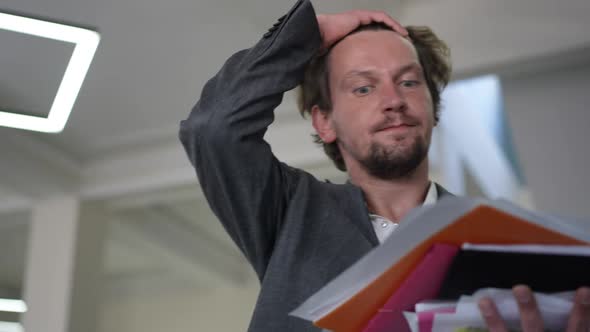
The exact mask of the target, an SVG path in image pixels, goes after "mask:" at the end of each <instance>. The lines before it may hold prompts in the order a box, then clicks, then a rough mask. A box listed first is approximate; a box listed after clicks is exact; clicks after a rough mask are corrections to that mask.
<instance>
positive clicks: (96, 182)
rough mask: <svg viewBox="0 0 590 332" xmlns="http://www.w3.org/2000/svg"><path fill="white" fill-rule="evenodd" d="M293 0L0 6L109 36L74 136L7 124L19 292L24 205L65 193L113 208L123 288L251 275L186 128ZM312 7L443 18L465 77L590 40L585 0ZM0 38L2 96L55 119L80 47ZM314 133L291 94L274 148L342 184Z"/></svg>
mask: <svg viewBox="0 0 590 332" xmlns="http://www.w3.org/2000/svg"><path fill="white" fill-rule="evenodd" d="M293 2H294V1H287V0H280V1H277V0H273V1H270V0H265V1H264V0H250V1H235V0H198V1H197V0H168V1H165V2H163V1H153V0H101V1H91V0H43V1H41V0H4V1H2V2H1V3H0V11H4V12H10V13H20V14H22V15H26V16H31V17H39V18H44V19H47V20H51V21H56V22H64V23H69V24H72V25H77V26H82V27H89V28H91V29H95V30H97V31H98V32H99V33H100V34H101V43H100V44H99V46H98V50H97V53H96V56H95V59H94V61H93V63H92V65H91V67H90V70H89V72H88V76H87V78H86V80H85V82H84V85H83V86H82V90H81V92H80V95H79V98H78V100H77V101H76V104H75V106H74V109H73V111H72V114H71V117H70V120H69V122H68V124H67V125H66V128H65V130H64V131H63V132H62V133H59V134H41V133H32V132H25V131H21V130H15V129H9V128H0V156H2V162H0V172H2V174H3V175H4V176H2V178H0V227H3V228H0V229H2V232H0V234H1V235H2V236H4V237H6V238H7V239H13V240H12V241H8V240H6V241H1V242H0V243H2V246H3V247H2V248H3V249H8V250H3V251H2V252H3V253H11V256H7V257H3V256H2V255H6V254H2V255H0V262H12V263H10V264H0V282H2V283H4V284H5V285H6V288H9V287H13V288H15V287H16V288H18V285H19V282H18V279H19V278H20V276H22V269H23V266H24V265H23V264H24V257H25V256H24V252H25V250H26V246H25V245H24V243H26V236H27V232H26V229H27V224H28V212H27V211H28V209H30V207H31V206H33V205H34V204H35V202H36V201H37V200H39V199H41V198H43V197H47V196H50V195H52V194H55V193H60V192H75V193H78V194H79V195H80V196H81V197H82V199H83V200H89V201H90V200H94V201H96V200H101V201H104V202H106V204H107V206H109V211H110V212H109V215H108V219H109V221H110V222H111V224H112V226H111V228H110V231H109V236H108V241H109V242H108V243H109V244H108V246H107V247H108V250H107V253H106V257H107V280H109V282H110V283H111V284H113V285H119V284H121V283H123V284H125V280H134V282H133V283H136V282H135V281H137V278H139V277H140V276H143V277H144V278H146V280H148V279H147V278H151V279H150V280H152V279H153V280H160V279H162V278H161V277H159V276H162V275H163V276H172V275H173V276H174V278H176V279H183V280H187V281H188V282H191V281H190V280H192V282H194V281H195V280H197V281H198V282H202V283H213V282H221V283H223V282H241V280H243V279H244V278H248V276H250V277H251V272H250V270H249V269H248V268H247V267H245V266H244V265H243V261H241V260H240V259H239V257H240V254H239V252H237V250H236V249H235V248H234V247H233V245H232V244H231V242H230V241H229V239H228V238H227V236H226V235H225V234H224V232H223V230H222V229H221V227H220V226H219V225H218V224H217V223H216V222H215V220H214V219H215V218H214V217H213V216H212V215H211V213H210V212H209V210H208V208H207V207H206V204H205V203H204V200H203V198H202V196H201V195H200V193H199V189H198V184H197V181H196V179H195V176H194V171H193V170H192V169H191V167H190V164H189V163H188V161H187V160H186V158H185V156H184V152H183V151H182V148H181V146H180V144H179V142H178V140H177V129H178V123H179V121H180V120H182V119H184V118H185V117H186V116H187V114H188V112H189V110H190V109H191V107H192V105H193V104H194V103H195V102H196V100H197V99H198V96H199V92H200V89H201V87H202V85H203V84H204V82H205V81H206V80H207V79H208V78H209V77H211V76H212V75H213V74H214V73H215V72H216V70H217V69H218V68H219V67H220V65H221V64H222V63H223V61H224V59H225V58H227V57H228V56H230V55H231V54H232V53H233V52H234V51H236V50H237V49H240V48H245V47H248V46H249V45H252V44H253V43H254V42H255V41H256V40H257V39H258V38H260V36H261V35H262V34H264V33H265V32H266V30H267V27H268V26H270V25H272V24H273V23H274V21H275V20H276V18H278V17H279V16H281V15H282V13H284V12H285V11H286V10H287V9H288V8H289V7H290V5H291V4H292V3H293ZM313 2H314V4H315V5H316V7H317V11H318V12H337V11H341V10H345V9H354V8H371V9H380V10H387V11H389V12H390V13H392V15H393V16H395V17H398V18H399V19H400V21H401V22H402V23H403V24H406V25H409V24H412V25H429V26H432V27H433V29H434V30H435V31H436V32H437V33H438V34H439V35H440V36H441V37H442V38H443V39H445V40H447V41H448V43H449V45H450V46H451V49H452V53H453V59H454V60H453V62H454V68H455V74H456V76H455V77H465V76H469V75H473V74H477V73H484V72H489V71H501V72H504V73H511V72H521V71H523V70H525V69H526V70H535V69H536V68H539V66H548V65H552V66H555V65H559V64H560V62H562V61H564V60H563V59H576V58H579V57H582V56H586V55H588V54H589V53H588V51H587V50H588V49H590V34H588V33H587V32H588V31H590V30H589V28H590V26H589V24H588V20H587V17H588V14H590V2H589V1H586V0H570V1H560V2H556V1H549V0H519V1H513V0H497V1H486V0H440V1H429V0H420V1H415V0H414V1H411V0H405V1H403V0H397V1H387V0H357V1H353V0H346V1H335V0H317V1H313ZM0 45H2V51H1V52H0V73H1V75H0V105H1V106H2V107H7V108H9V109H11V110H15V111H19V112H24V113H27V112H28V113H33V114H40V115H42V114H46V108H47V105H48V101H49V102H50V100H51V96H52V94H53V93H54V92H55V90H56V87H57V84H58V83H59V80H60V77H61V76H60V75H61V73H63V70H64V68H65V67H64V66H65V64H66V63H67V56H68V55H67V54H69V52H71V45H68V44H65V43H61V44H60V43H59V42H54V41H47V40H39V39H38V38H31V37H26V36H22V35H18V34H16V33H10V32H6V31H0ZM43 112H45V113H43ZM310 133H311V128H310V126H309V123H308V122H307V121H305V120H302V119H301V118H300V117H299V116H298V114H297V112H296V110H295V107H294V103H293V97H292V95H291V94H289V95H287V97H286V98H285V101H284V103H283V105H281V107H280V108H279V110H278V117H277V121H276V125H274V126H273V127H272V128H271V130H270V131H269V132H268V134H267V138H268V140H269V141H270V142H271V144H272V146H273V150H274V151H275V153H276V154H277V155H278V157H279V158H280V159H282V160H284V161H286V162H288V163H290V164H293V165H295V166H299V167H304V168H306V169H308V170H310V171H312V172H313V173H314V174H317V175H318V176H319V177H326V178H334V179H337V180H338V179H342V175H339V174H338V173H336V172H335V171H334V170H333V168H332V167H331V165H330V163H329V162H328V161H327V159H326V158H325V157H324V156H323V155H322V152H321V151H320V149H318V148H317V147H314V146H313V144H312V143H311V138H309V139H305V138H306V137H309V134H310ZM293 137H296V138H297V139H293ZM8 230H11V232H13V233H9V232H8ZM8 234H13V235H14V236H13V237H11V236H10V235H8ZM14 239H20V240H18V241H17V240H14ZM171 244H174V245H171ZM8 247H10V248H8ZM211 248H215V249H217V250H214V251H212V250H210V249H211ZM212 252H215V254H213V253H212ZM13 253H23V254H22V255H20V256H19V254H16V255H15V254H13ZM215 255H220V256H215ZM216 261H217V262H221V263H215V262H216ZM19 262H22V263H19ZM236 262H237V263H236ZM15 271H16V272H15ZM18 271H20V272H18ZM224 276H225V277H227V278H226V279H224ZM228 276H229V277H228ZM164 279H165V278H164ZM219 280H221V281H219ZM129 284H130V283H126V284H125V285H129ZM113 287H115V286H113ZM116 287H123V286H116Z"/></svg>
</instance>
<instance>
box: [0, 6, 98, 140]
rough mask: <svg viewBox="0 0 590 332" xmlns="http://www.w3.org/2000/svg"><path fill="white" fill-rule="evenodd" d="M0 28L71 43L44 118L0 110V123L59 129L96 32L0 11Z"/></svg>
mask: <svg viewBox="0 0 590 332" xmlns="http://www.w3.org/2000/svg"><path fill="white" fill-rule="evenodd" d="M0 29H3V30H8V31H14V32H20V33H23V34H28V35H33V36H37V37H42V38H47V39H53V40H57V41H63V42H69V43H73V44H75V47H74V52H73V53H72V57H71V58H70V61H69V63H68V67H67V68H66V71H65V73H64V76H63V78H62V81H61V83H60V85H59V88H58V90H57V94H56V95H55V98H54V100H53V104H52V105H51V109H50V110H49V114H48V116H47V117H46V118H44V117H38V116H32V115H23V114H16V113H10V112H6V111H2V110H0V126H5V127H12V128H19V129H26V130H33V131H41V132H47V133H57V132H60V131H62V130H63V128H64V127H65V125H66V122H67V121H68V117H69V116H70V113H71V111H72V108H73V107H74V102H75V100H76V98H77V96H78V92H79V91H80V87H81V86H82V82H83V81H84V78H85V77H86V73H87V72H88V68H89V67H90V63H91V62H92V58H94V53H95V52H96V48H97V47H98V43H99V41H100V35H99V34H98V33H97V32H95V31H92V30H87V29H82V28H78V27H73V26H69V25H64V24H58V23H53V22H47V21H41V20H37V19H32V18H27V17H22V16H16V15H11V14H6V13H0Z"/></svg>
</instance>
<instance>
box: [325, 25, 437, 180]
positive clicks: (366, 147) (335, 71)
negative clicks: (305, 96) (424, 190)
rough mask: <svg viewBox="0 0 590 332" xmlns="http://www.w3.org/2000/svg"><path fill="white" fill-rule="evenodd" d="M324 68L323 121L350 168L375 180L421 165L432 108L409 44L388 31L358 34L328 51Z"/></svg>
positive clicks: (415, 54)
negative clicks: (328, 108)
mask: <svg viewBox="0 0 590 332" xmlns="http://www.w3.org/2000/svg"><path fill="white" fill-rule="evenodd" d="M328 66H329V72H330V76H329V80H330V94H331V98H332V112H330V113H329V114H328V120H327V121H328V122H329V127H330V128H331V130H332V131H333V136H332V137H333V138H334V139H333V140H332V141H337V142H338V145H339V148H340V151H341V153H342V155H343V157H344V160H345V162H346V165H347V167H348V169H349V170H350V169H351V163H357V164H358V166H359V167H361V168H364V169H365V170H367V171H368V172H369V173H370V174H372V175H373V176H376V177H378V178H383V179H394V178H403V177H404V176H407V175H408V174H410V173H411V172H412V171H413V170H414V169H415V168H416V167H418V165H420V163H422V162H424V161H425V157H426V154H427V152H428V146H429V145H430V137H431V133H432V127H433V126H434V116H433V105H432V98H431V96H430V93H429V91H428V87H427V84H426V81H425V79H424V75H423V73H422V67H421V66H420V62H419V60H418V56H417V53H416V51H415V48H414V47H413V45H412V44H411V43H410V41H408V40H406V39H404V38H403V37H401V36H400V35H399V34H397V33H395V32H393V31H388V30H379V31H362V32H358V33H356V34H353V35H350V36H348V37H346V38H345V39H343V40H342V41H341V42H340V43H339V44H337V45H336V46H335V47H334V48H333V49H332V51H331V54H330V55H329V59H328ZM324 141H325V140H324ZM326 143H330V142H326Z"/></svg>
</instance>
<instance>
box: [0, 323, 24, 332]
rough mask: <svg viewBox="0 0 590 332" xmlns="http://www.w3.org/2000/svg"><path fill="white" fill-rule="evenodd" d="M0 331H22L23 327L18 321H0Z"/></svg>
mask: <svg viewBox="0 0 590 332" xmlns="http://www.w3.org/2000/svg"><path fill="white" fill-rule="evenodd" d="M0 331H2V332H24V329H23V326H22V325H21V324H20V323H15V322H0Z"/></svg>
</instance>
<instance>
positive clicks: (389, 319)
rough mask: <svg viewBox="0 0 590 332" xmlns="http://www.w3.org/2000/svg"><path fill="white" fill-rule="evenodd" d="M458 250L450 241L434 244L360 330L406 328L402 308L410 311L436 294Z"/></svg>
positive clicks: (385, 331) (405, 330)
mask: <svg viewBox="0 0 590 332" xmlns="http://www.w3.org/2000/svg"><path fill="white" fill-rule="evenodd" d="M458 251H459V247H457V246H454V245H447V244H434V245H433V246H432V247H431V248H430V250H429V251H428V252H427V253H426V254H425V255H424V257H423V258H422V260H421V261H420V263H419V264H418V265H417V266H416V268H415V269H414V271H412V272H411V273H410V275H408V277H407V278H406V279H405V280H404V281H403V283H402V284H401V285H400V287H399V288H398V289H397V291H396V292H395V293H394V294H393V295H392V296H391V297H390V298H389V300H387V302H386V303H385V304H384V305H383V307H382V308H381V309H379V311H378V312H377V314H376V315H375V316H373V318H372V319H371V320H370V321H369V324H367V326H366V327H365V329H364V330H363V331H364V332H389V331H396V332H410V327H409V326H408V323H407V322H406V320H405V318H404V316H403V313H402V312H403V311H414V305H415V304H416V303H418V302H421V301H424V300H428V299H432V298H434V297H435V296H436V294H437V293H438V290H439V289H440V287H441V284H442V282H443V280H444V277H445V275H446V273H447V270H448V268H449V266H450V265H451V263H452V262H453V258H454V257H455V255H456V254H457V252H458Z"/></svg>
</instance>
